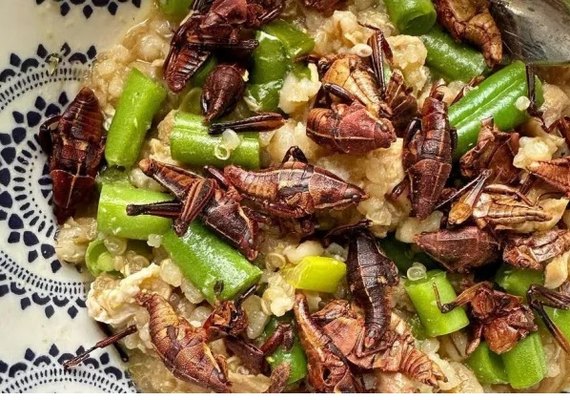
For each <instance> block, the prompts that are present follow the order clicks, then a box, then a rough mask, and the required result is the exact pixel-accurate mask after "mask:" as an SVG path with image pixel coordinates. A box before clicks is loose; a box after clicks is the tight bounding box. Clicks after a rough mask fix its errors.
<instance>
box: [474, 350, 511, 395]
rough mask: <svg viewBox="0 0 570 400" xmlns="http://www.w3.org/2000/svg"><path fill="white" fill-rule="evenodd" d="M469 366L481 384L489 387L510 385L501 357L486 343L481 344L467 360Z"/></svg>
mask: <svg viewBox="0 0 570 400" xmlns="http://www.w3.org/2000/svg"><path fill="white" fill-rule="evenodd" d="M467 365H469V367H471V369H472V370H473V372H475V376H477V379H478V380H479V382H481V383H483V384H487V385H498V384H504V383H508V377H507V373H506V371H505V364H504V363H503V360H502V358H501V356H499V355H498V354H495V353H493V352H492V351H491V349H489V345H488V344H487V343H486V342H481V343H480V344H479V346H477V348H476V349H475V351H474V352H473V353H472V354H471V355H470V356H469V358H468V359H467Z"/></svg>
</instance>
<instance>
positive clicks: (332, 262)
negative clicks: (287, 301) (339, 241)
mask: <svg viewBox="0 0 570 400" xmlns="http://www.w3.org/2000/svg"><path fill="white" fill-rule="evenodd" d="M345 275H346V264H345V263H343V262H342V261H338V260H337V259H335V258H330V257H318V256H308V257H305V258H303V260H301V262H300V263H299V264H297V265H296V266H295V267H292V268H288V269H286V270H285V271H284V276H285V279H286V280H287V281H288V282H289V283H290V284H291V285H292V286H293V287H294V288H295V289H305V290H312V291H315V292H325V293H334V292H336V289H337V287H338V284H339V283H340V281H341V279H342V278H344V277H345Z"/></svg>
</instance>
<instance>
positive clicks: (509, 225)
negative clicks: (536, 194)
mask: <svg viewBox="0 0 570 400" xmlns="http://www.w3.org/2000/svg"><path fill="white" fill-rule="evenodd" d="M473 218H474V219H475V222H476V223H477V226H478V227H479V228H480V229H484V228H485V227H487V226H491V227H492V228H493V229H495V230H512V229H514V228H516V226H517V225H518V224H522V223H524V222H545V221H548V220H550V219H551V218H552V216H551V215H550V214H549V213H548V212H547V211H545V210H544V209H543V208H542V207H541V206H540V205H538V204H533V203H532V202H530V201H529V200H528V199H527V198H526V197H525V196H524V195H522V194H521V193H520V192H519V191H518V190H516V189H514V188H512V187H509V186H505V185H489V186H487V187H485V189H484V191H483V193H481V195H480V196H479V198H478V200H477V202H476V204H475V207H474V208H473Z"/></svg>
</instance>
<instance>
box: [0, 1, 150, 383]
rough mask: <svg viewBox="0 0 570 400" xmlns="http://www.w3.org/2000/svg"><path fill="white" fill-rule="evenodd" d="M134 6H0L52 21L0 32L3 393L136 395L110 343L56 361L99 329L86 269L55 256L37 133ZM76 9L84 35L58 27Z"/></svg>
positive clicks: (31, 20)
mask: <svg viewBox="0 0 570 400" xmlns="http://www.w3.org/2000/svg"><path fill="white" fill-rule="evenodd" d="M150 1H151V0H148V2H147V3H146V4H145V6H148V5H149V4H150ZM53 5H55V7H53ZM141 8H142V6H141V1H140V0H32V1H30V0H27V1H24V0H21V1H17V2H8V1H2V2H0V13H2V15H3V16H5V17H8V18H10V17H11V16H12V15H16V14H17V15H20V14H21V13H24V14H25V15H26V16H27V18H28V19H27V20H26V24H25V25H26V26H28V25H32V26H46V25H49V27H50V35H49V36H46V35H45V30H41V29H35V30H34V29H27V28H25V27H24V26H22V29H21V30H18V31H17V32H12V33H13V34H12V35H4V37H1V38H0V314H1V315H2V323H0V336H1V337H2V338H3V344H2V345H0V392H1V393H5V392H6V393H7V392H27V391H36V392H38V391H48V392H61V391H73V392H78V391H80V392H86V391H105V392H133V391H134V388H133V386H132V383H131V380H130V378H129V377H128V375H127V374H126V372H125V367H124V365H122V364H121V361H120V358H119V357H118V355H117V354H116V352H115V351H114V350H113V349H112V348H107V349H105V350H104V351H98V352H96V353H95V354H94V355H93V356H92V358H89V359H88V360H87V362H86V363H85V364H84V365H82V366H80V367H78V368H75V369H73V370H71V371H64V369H63V368H62V366H61V363H62V362H63V361H65V360H67V359H69V358H70V357H72V356H73V355H75V354H77V353H79V352H82V351H83V347H80V345H84V344H85V345H91V344H92V343H94V342H96V341H97V340H100V339H101V338H102V337H103V335H102V333H101V331H100V329H99V327H98V326H97V324H96V323H95V322H94V321H92V320H91V319H90V318H89V316H88V315H87V310H86V293H87V286H88V282H89V279H90V278H89V277H88V274H87V273H83V272H81V271H79V270H78V269H77V268H75V267H74V266H71V265H63V264H62V263H60V262H59V261H58V260H57V257H56V254H55V248H54V245H55V236H56V234H57V224H56V221H55V218H54V216H53V211H52V208H51V196H52V195H51V180H50V177H49V174H48V167H47V162H46V161H47V157H46V155H45V154H43V152H42V149H41V147H40V145H39V141H38V136H37V134H38V130H39V126H40V124H41V123H42V122H43V121H44V120H46V119H47V118H49V117H51V116H53V115H57V114H60V113H61V112H62V111H63V110H64V109H65V108H66V107H67V105H68V103H69V101H70V100H71V99H72V98H73V97H74V96H75V94H76V93H77V91H78V90H79V87H80V85H81V82H82V80H83V79H84V77H85V75H86V73H87V72H88V70H89V68H90V67H91V65H92V63H93V61H94V59H95V57H96V56H97V53H98V51H97V49H98V48H99V47H100V46H103V47H107V46H108V45H109V44H110V43H111V42H110V41H112V40H113V39H112V37H111V36H112V35H111V34H106V35H105V34H101V32H102V31H103V30H104V31H105V32H117V31H120V30H122V29H123V28H124V19H123V18H122V16H123V15H128V14H129V12H130V11H132V12H133V14H132V15H133V16H135V15H137V16H138V17H139V18H143V17H144V13H140V12H138V10H139V9H141ZM123 11H124V12H123ZM81 14H82V15H83V18H82V21H81V22H80V24H76V25H75V26H76V27H77V28H78V29H81V31H82V32H81V33H82V34H81V35H75V34H74V33H73V32H69V29H70V28H69V26H70V24H67V21H65V23H61V20H62V19H65V18H68V19H69V18H71V17H73V19H74V20H76V19H77V16H81ZM115 15H121V18H115V17H114V16H115ZM95 16H96V18H94V17H95ZM72 22H73V21H72ZM71 25H73V24H71ZM70 33H71V34H70ZM14 34H15V35H14ZM14 36H17V41H14Z"/></svg>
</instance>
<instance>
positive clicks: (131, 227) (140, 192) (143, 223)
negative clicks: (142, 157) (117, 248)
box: [97, 184, 172, 240]
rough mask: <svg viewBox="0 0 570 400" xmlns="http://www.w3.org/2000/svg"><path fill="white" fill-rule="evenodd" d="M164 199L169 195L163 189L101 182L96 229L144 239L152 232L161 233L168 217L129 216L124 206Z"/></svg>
mask: <svg viewBox="0 0 570 400" xmlns="http://www.w3.org/2000/svg"><path fill="white" fill-rule="evenodd" d="M167 200H172V197H171V196H168V195H166V194H164V193H159V192H153V191H150V190H145V189H136V188H134V187H132V186H128V185H125V184H103V186H102V189H101V197H100V198H99V209H98V211H97V229H98V230H99V231H101V232H103V233H106V234H109V235H113V236H117V237H121V238H125V239H137V240H147V239H148V236H149V235H152V234H158V235H160V234H163V233H164V232H166V231H167V230H168V228H169V227H170V225H171V221H170V220H169V219H166V218H161V217H152V216H147V215H144V216H137V217H129V216H128V215H127V211H126V210H127V205H129V204H148V203H157V202H160V201H167Z"/></svg>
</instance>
